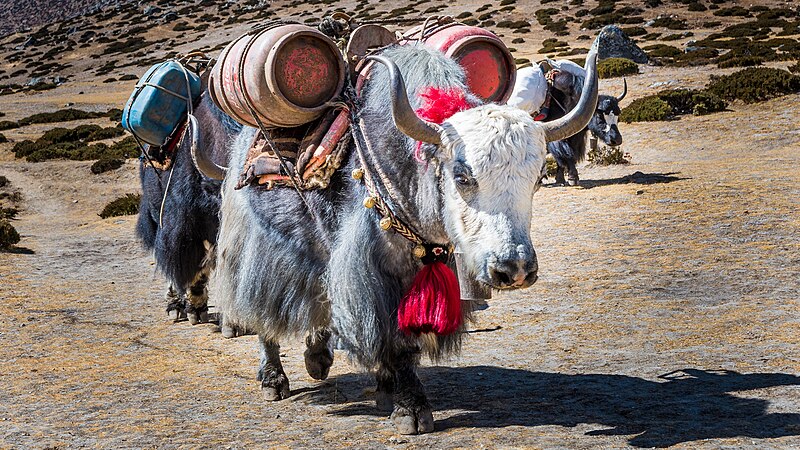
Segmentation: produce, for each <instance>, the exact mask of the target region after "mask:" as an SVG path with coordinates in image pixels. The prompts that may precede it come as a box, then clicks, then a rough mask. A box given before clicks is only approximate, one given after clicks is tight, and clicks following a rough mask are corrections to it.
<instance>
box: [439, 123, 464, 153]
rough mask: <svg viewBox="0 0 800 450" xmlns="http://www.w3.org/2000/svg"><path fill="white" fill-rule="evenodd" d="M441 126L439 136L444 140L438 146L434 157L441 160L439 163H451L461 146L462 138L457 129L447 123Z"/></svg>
mask: <svg viewBox="0 0 800 450" xmlns="http://www.w3.org/2000/svg"><path fill="white" fill-rule="evenodd" d="M439 126H440V127H441V129H442V131H441V133H440V134H439V135H440V136H441V138H442V142H441V144H439V145H438V146H437V148H436V153H435V155H434V156H436V157H437V158H439V161H442V162H444V161H449V160H451V159H453V157H454V156H455V152H456V147H457V146H458V145H460V144H461V136H459V135H458V132H457V131H456V129H455V128H454V127H453V126H452V125H450V124H449V123H447V122H443V123H442V124H440V125H439Z"/></svg>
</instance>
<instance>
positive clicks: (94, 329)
mask: <svg viewBox="0 0 800 450" xmlns="http://www.w3.org/2000/svg"><path fill="white" fill-rule="evenodd" d="M798 104H800V97H798V96H788V97H784V98H781V99H777V100H774V101H771V102H767V103H763V104H760V105H757V106H755V107H743V106H736V105H734V108H733V109H734V111H730V112H725V113H722V114H716V115H712V116H706V117H684V118H682V119H681V120H679V121H676V122H664V123H652V124H637V125H627V126H625V127H624V133H625V136H626V138H627V143H626V144H625V148H626V150H627V151H629V152H630V153H631V154H632V155H633V163H632V164H630V165H626V166H615V167H610V168H589V167H585V168H582V170H581V173H582V181H583V187H582V188H555V187H549V188H544V189H542V190H541V191H540V192H539V193H538V194H537V195H536V197H535V204H536V211H537V213H536V217H535V218H534V221H533V229H532V233H533V236H534V238H535V243H536V246H537V251H538V253H539V256H540V265H541V267H542V272H541V278H540V281H539V282H538V283H537V284H536V285H535V286H534V287H533V288H531V289H529V290H527V291H525V292H518V293H514V294H499V295H496V296H495V298H494V299H493V300H492V301H491V307H490V308H489V309H488V310H486V311H484V312H481V313H480V314H479V320H478V323H476V324H475V327H474V329H475V331H474V332H473V333H471V336H470V337H469V339H468V340H467V345H466V347H465V349H464V352H463V355H462V357H461V358H458V359H454V360H452V361H449V362H447V363H444V364H442V365H431V364H426V366H425V367H424V368H422V369H421V371H420V372H421V377H422V379H423V380H424V382H425V384H426V386H427V389H428V392H429V395H430V399H431V402H432V404H433V405H434V407H435V417H436V420H437V430H438V432H437V433H434V434H432V435H426V436H420V437H400V436H397V435H395V433H394V432H393V431H392V428H391V426H390V424H389V422H388V421H387V419H386V418H385V417H384V416H382V415H380V414H379V413H377V412H376V411H375V410H374V408H373V405H372V400H373V388H372V382H371V378H370V377H369V376H368V375H366V374H363V373H362V372H361V371H359V370H358V369H357V368H355V367H353V366H351V365H349V364H347V361H346V356H345V355H343V354H341V353H338V352H337V355H336V357H337V362H336V363H335V365H334V367H333V370H332V375H331V377H330V379H329V380H327V381H325V382H322V383H318V382H314V381H312V380H311V379H310V378H309V377H308V376H307V375H306V374H305V371H304V368H303V363H302V347H301V346H300V345H299V344H298V343H296V342H295V343H290V344H289V345H287V346H285V348H284V353H285V355H286V356H285V358H284V361H285V366H286V370H287V372H288V374H289V377H290V379H291V382H292V389H293V393H294V395H293V396H292V397H291V398H290V399H289V400H285V401H282V402H279V403H267V402H265V401H264V400H262V398H261V396H260V394H259V389H258V384H257V383H256V382H255V381H254V370H255V364H256V343H255V339H254V337H252V336H247V337H243V338H238V339H235V340H224V339H222V338H221V337H220V335H219V334H218V333H215V332H214V327H213V325H199V326H194V327H191V326H189V325H188V324H186V323H179V324H171V323H168V322H167V321H166V320H165V316H164V313H163V309H162V308H163V306H164V303H163V300H162V299H161V294H162V290H163V284H162V283H163V281H162V280H161V279H160V277H159V276H157V275H155V274H154V271H153V265H152V261H151V258H150V257H149V256H148V255H147V254H145V252H144V251H142V250H140V247H139V245H138V243H137V242H136V240H135V239H134V238H133V224H134V220H135V218H134V217H126V218H114V219H107V220H100V219H99V217H97V215H96V214H97V212H98V211H99V210H100V209H101V208H102V206H103V205H104V204H105V203H106V202H107V201H109V200H111V199H113V198H115V197H117V196H119V195H121V194H123V193H125V192H132V191H135V190H137V178H136V168H135V165H134V164H133V163H132V162H130V163H128V164H127V165H126V166H125V167H124V168H123V169H121V170H120V171H118V172H116V173H111V174H103V175H99V176H95V175H91V173H90V172H89V170H88V167H89V164H90V163H88V162H87V163H79V162H66V161H58V162H47V163H39V164H31V163H21V162H13V161H8V160H7V158H4V159H5V160H6V161H5V162H1V163H0V173H3V174H4V175H6V176H7V177H8V178H9V179H10V180H11V182H12V184H13V185H14V187H16V188H17V189H20V190H21V191H22V192H23V194H24V196H25V201H24V206H25V208H26V209H25V211H24V212H23V213H22V214H21V215H20V217H19V220H17V221H16V222H15V226H16V227H17V228H18V230H19V231H20V233H21V234H22V235H23V241H22V242H21V245H22V246H24V247H25V248H27V249H29V250H30V251H31V252H30V254H24V253H22V254H20V253H17V254H0V274H2V280H3V281H2V285H0V305H1V306H2V309H3V312H4V313H3V315H2V317H0V329H2V332H1V333H0V361H2V364H3V367H5V370H3V371H2V372H0V378H1V379H2V382H1V383H2V386H3V387H4V389H3V390H2V391H0V443H2V444H0V445H2V446H9V447H46V446H56V447H80V446H97V447H105V448H109V447H137V448H138V447H159V448H160V447H166V448H171V447H198V446H199V447H217V448H218V447H220V446H230V447H234V448H245V447H247V448H250V447H259V446H264V447H276V446H286V447H341V446H355V447H384V446H388V447H397V448H406V447H408V448H417V447H431V446H435V447H453V448H455V447H459V448H475V447H479V446H485V447H498V446H500V447H543V448H551V447H564V448H608V447H623V446H626V445H632V446H637V447H651V446H657V447H662V446H669V445H677V446H678V447H684V448H696V447H705V448H719V447H731V448H734V447H735V448H741V447H751V448H764V447H792V446H800V437H799V436H800V411H798V408H800V378H799V377H798V376H797V375H799V374H800V349H798V337H800V313H798V310H799V309H798V306H800V305H799V304H798V300H797V292H798V286H799V285H800V282H799V281H798V280H800V256H798V255H800V220H798V216H797V213H796V212H797V210H798V208H799V207H800V189H798V187H797V186H798V183H799V182H800V175H799V174H800V154H798V152H797V150H796V149H797V146H798V142H799V141H800V133H798V130H797V122H796V115H795V111H796V109H797V106H798ZM737 134H740V135H745V136H746V137H745V138H737V137H736V136H737ZM212 298H213V293H212Z"/></svg>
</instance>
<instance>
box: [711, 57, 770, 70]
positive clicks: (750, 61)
mask: <svg viewBox="0 0 800 450" xmlns="http://www.w3.org/2000/svg"><path fill="white" fill-rule="evenodd" d="M762 64H764V59H763V58H760V57H758V56H740V57H738V58H730V59H726V60H724V61H720V62H719V63H717V66H719V68H720V69H728V68H731V67H753V66H760V65H762Z"/></svg>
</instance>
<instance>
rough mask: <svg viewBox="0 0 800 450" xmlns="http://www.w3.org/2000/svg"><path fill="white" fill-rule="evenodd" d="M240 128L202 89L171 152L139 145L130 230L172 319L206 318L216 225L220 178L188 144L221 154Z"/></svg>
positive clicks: (201, 319) (193, 320) (199, 320)
mask: <svg viewBox="0 0 800 450" xmlns="http://www.w3.org/2000/svg"><path fill="white" fill-rule="evenodd" d="M203 85H204V86H205V83H204V84H203ZM200 124H202V129H201V127H200ZM240 130H241V126H240V125H239V124H237V123H236V122H234V121H233V120H232V119H230V118H229V117H228V116H227V115H226V114H225V113H223V112H222V110H220V109H219V108H217V106H216V105H215V104H214V103H213V102H212V101H211V99H210V97H209V96H208V95H207V93H206V92H204V93H203V94H202V97H201V99H200V101H199V104H198V105H197V107H196V108H194V115H193V116H192V118H191V119H190V120H189V123H188V125H187V128H186V129H185V131H186V133H185V135H183V137H182V138H178V139H181V141H180V142H179V143H178V144H177V145H176V146H175V148H174V150H173V151H172V152H171V153H172V154H171V155H165V154H163V152H161V151H160V150H162V149H160V148H158V147H147V148H145V149H144V151H146V152H148V153H147V154H146V155H143V158H142V161H141V163H140V167H139V177H140V181H141V185H142V196H141V200H140V205H139V218H138V221H137V224H136V234H137V236H138V237H139V239H140V241H141V242H142V244H143V245H144V247H145V248H146V249H148V250H151V251H152V252H153V255H154V257H155V261H156V267H157V268H158V270H159V271H160V272H161V273H162V274H163V275H164V276H165V278H166V279H167V283H168V286H167V293H166V300H167V314H168V315H169V317H170V318H171V319H173V320H178V319H179V318H188V320H189V321H190V322H191V323H192V324H197V323H200V322H205V321H207V318H208V290H207V286H206V284H207V282H208V276H209V271H210V269H211V267H212V266H213V262H214V255H213V248H214V244H215V243H216V240H217V231H218V229H219V206H220V185H221V183H220V181H219V180H215V179H212V178H209V177H206V176H204V175H203V174H202V173H201V172H200V171H199V170H198V169H197V168H196V167H195V164H194V163H193V159H192V158H193V157H192V148H193V146H194V147H197V146H198V145H202V146H203V147H205V149H206V153H208V154H216V155H222V154H223V152H224V151H225V150H226V146H227V145H228V144H229V142H228V141H229V140H230V139H231V137H232V136H233V135H235V134H236V133H238V132H239V131H240ZM167 156H169V157H171V158H172V162H171V164H170V167H169V168H168V169H166V170H159V169H156V166H155V165H154V164H152V163H151V161H159V162H161V163H163V162H164V161H165V157H167ZM162 167H163V166H162Z"/></svg>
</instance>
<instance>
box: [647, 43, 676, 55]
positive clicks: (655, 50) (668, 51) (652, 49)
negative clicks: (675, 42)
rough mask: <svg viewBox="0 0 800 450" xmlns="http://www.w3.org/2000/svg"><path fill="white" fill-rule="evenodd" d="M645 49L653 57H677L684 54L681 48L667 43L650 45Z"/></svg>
mask: <svg viewBox="0 0 800 450" xmlns="http://www.w3.org/2000/svg"><path fill="white" fill-rule="evenodd" d="M643 50H644V51H646V52H647V56H650V57H653V58H675V57H677V56H681V55H682V54H683V52H682V51H681V50H680V49H679V48H676V47H673V46H671V45H667V44H654V45H648V46H646V47H644V49H643Z"/></svg>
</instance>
